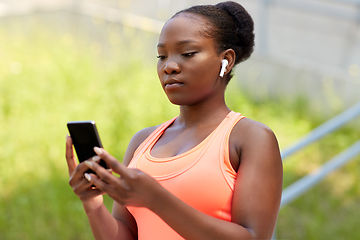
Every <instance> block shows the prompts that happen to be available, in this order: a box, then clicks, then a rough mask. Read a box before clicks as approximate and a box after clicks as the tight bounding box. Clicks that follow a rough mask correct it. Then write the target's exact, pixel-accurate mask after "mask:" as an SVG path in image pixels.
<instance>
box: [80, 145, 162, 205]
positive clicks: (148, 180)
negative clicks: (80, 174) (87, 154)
mask: <svg viewBox="0 0 360 240" xmlns="http://www.w3.org/2000/svg"><path fill="white" fill-rule="evenodd" d="M94 151H95V152H96V154H97V155H98V156H99V157H100V158H101V159H103V160H104V161H105V162H106V163H107V165H108V166H109V167H110V168H111V169H112V171H113V172H115V173H117V174H119V175H120V176H119V177H117V176H114V175H113V174H112V173H110V172H109V171H108V170H106V169H105V168H103V167H101V166H100V165H99V164H97V163H96V162H94V161H86V162H85V164H86V165H87V166H88V167H89V168H90V169H91V170H93V171H94V172H95V173H96V175H95V174H85V177H86V179H88V181H89V182H91V183H92V184H93V185H95V186H96V187H97V188H98V189H99V190H100V191H102V192H105V193H107V194H108V195H109V196H110V197H111V198H112V199H113V200H114V201H116V202H118V203H119V204H121V205H123V206H135V207H146V208H149V209H151V207H153V206H154V205H153V204H156V202H157V201H156V198H157V196H158V195H159V191H163V190H165V189H164V188H163V187H162V186H161V185H160V184H159V183H158V182H157V181H156V180H155V179H154V178H152V177H151V176H149V175H147V174H146V173H144V172H142V171H140V170H138V169H135V168H127V167H126V166H124V165H123V164H122V163H120V162H119V161H118V160H117V159H116V158H114V157H113V156H111V155H110V154H109V153H108V152H106V151H105V150H104V149H102V148H97V147H95V148H94Z"/></svg>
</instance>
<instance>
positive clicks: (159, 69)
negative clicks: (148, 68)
mask: <svg viewBox="0 0 360 240" xmlns="http://www.w3.org/2000/svg"><path fill="white" fill-rule="evenodd" d="M156 70H157V74H158V77H159V79H160V80H161V76H162V73H163V66H162V63H161V62H160V61H158V63H157V67H156Z"/></svg>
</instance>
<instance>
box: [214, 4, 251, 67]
mask: <svg viewBox="0 0 360 240" xmlns="http://www.w3.org/2000/svg"><path fill="white" fill-rule="evenodd" d="M215 6H216V7H218V8H220V9H223V10H225V11H226V12H227V13H228V14H229V15H230V17H231V18H232V19H233V21H234V23H235V26H236V33H237V35H238V45H239V47H241V53H242V54H241V55H242V56H241V59H237V62H242V61H244V60H246V59H247V58H249V57H250V55H251V53H252V52H253V50H254V45H255V44H254V38H255V35H254V22H253V20H252V18H251V16H250V14H249V13H248V12H247V11H246V10H245V8H244V7H243V6H241V5H240V4H239V3H236V2H233V1H227V2H221V3H218V4H216V5H215Z"/></svg>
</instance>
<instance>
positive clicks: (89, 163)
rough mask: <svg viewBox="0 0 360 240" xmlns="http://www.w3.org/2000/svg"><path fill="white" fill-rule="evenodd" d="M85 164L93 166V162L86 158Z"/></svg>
mask: <svg viewBox="0 0 360 240" xmlns="http://www.w3.org/2000/svg"><path fill="white" fill-rule="evenodd" d="M85 165H86V166H88V167H89V168H92V166H93V163H92V162H91V161H88V160H86V161H85Z"/></svg>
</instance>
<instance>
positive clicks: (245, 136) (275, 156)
mask: <svg viewBox="0 0 360 240" xmlns="http://www.w3.org/2000/svg"><path fill="white" fill-rule="evenodd" d="M230 141H231V142H232V144H233V146H235V147H236V148H237V150H238V153H239V156H240V162H241V163H242V164H243V165H244V161H245V162H246V161H250V160H251V161H252V162H253V163H254V162H255V161H262V162H263V161H270V162H279V161H281V157H280V151H279V145H278V141H277V139H276V136H275V134H274V132H273V131H272V130H271V129H270V128H269V127H268V126H267V125H265V124H263V123H261V122H258V121H255V120H252V119H249V118H244V119H242V120H241V121H239V122H238V123H237V124H236V125H235V127H234V129H233V131H232V132H231V135H230ZM261 155H262V156H268V157H260V156H261ZM255 156H256V157H255Z"/></svg>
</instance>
